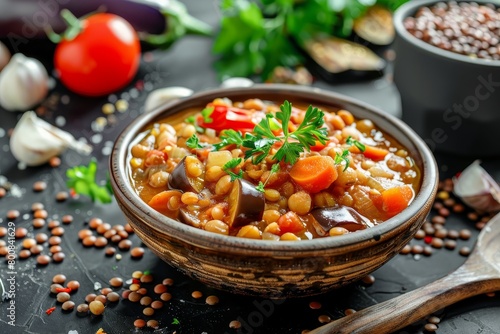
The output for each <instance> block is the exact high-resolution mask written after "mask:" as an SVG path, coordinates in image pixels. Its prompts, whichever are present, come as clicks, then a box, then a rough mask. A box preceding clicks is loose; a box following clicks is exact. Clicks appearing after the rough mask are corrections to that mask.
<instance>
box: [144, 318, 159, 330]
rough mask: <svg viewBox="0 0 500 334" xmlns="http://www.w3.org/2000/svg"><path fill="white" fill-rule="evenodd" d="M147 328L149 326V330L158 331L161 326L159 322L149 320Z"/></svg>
mask: <svg viewBox="0 0 500 334" xmlns="http://www.w3.org/2000/svg"><path fill="white" fill-rule="evenodd" d="M146 326H148V327H149V328H153V329H158V327H160V324H159V323H158V321H156V320H153V319H151V320H148V322H147V323H146Z"/></svg>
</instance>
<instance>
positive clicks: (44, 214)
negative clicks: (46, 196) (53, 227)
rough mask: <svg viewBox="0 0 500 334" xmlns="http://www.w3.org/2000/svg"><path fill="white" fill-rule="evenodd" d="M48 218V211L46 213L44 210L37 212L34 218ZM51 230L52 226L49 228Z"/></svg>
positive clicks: (34, 213)
mask: <svg viewBox="0 0 500 334" xmlns="http://www.w3.org/2000/svg"><path fill="white" fill-rule="evenodd" d="M48 216H49V214H48V213H47V211H45V210H43V209H42V210H36V211H35V212H33V217H35V218H43V219H45V218H47V217H48ZM49 228H50V226H49Z"/></svg>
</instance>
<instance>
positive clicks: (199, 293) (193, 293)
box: [191, 291, 203, 299]
mask: <svg viewBox="0 0 500 334" xmlns="http://www.w3.org/2000/svg"><path fill="white" fill-rule="evenodd" d="M191 297H193V298H196V299H198V298H201V297H203V293H201V291H193V292H192V293H191Z"/></svg>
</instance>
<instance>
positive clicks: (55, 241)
mask: <svg viewBox="0 0 500 334" xmlns="http://www.w3.org/2000/svg"><path fill="white" fill-rule="evenodd" d="M48 241H49V245H51V246H54V245H59V244H60V243H61V241H62V240H61V237H58V236H57V235H53V236H51V237H50V238H49V240H48Z"/></svg>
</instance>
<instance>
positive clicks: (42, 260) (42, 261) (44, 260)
mask: <svg viewBox="0 0 500 334" xmlns="http://www.w3.org/2000/svg"><path fill="white" fill-rule="evenodd" d="M36 262H37V263H38V264H39V265H41V266H46V265H48V264H49V262H50V257H49V256H48V255H46V254H40V255H38V256H37V257H36Z"/></svg>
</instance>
